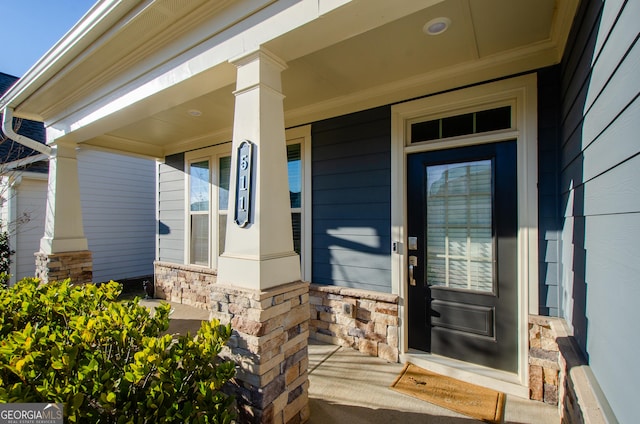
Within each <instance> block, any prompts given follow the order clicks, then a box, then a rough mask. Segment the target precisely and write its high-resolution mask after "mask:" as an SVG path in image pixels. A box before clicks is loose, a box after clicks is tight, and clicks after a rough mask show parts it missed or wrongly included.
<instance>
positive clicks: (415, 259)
mask: <svg viewBox="0 0 640 424" xmlns="http://www.w3.org/2000/svg"><path fill="white" fill-rule="evenodd" d="M416 266H418V257H417V256H409V284H410V285H412V286H415V285H416V279H415V278H414V277H413V269H414V267H416Z"/></svg>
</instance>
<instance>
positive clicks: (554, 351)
mask: <svg viewBox="0 0 640 424" xmlns="http://www.w3.org/2000/svg"><path fill="white" fill-rule="evenodd" d="M598 392H599V388H597V383H594V380H593V378H592V376H591V375H590V370H589V366H588V363H587V361H586V360H585V359H584V357H583V356H582V355H581V354H580V352H579V349H578V348H577V347H576V345H575V342H574V341H573V340H572V337H571V336H570V335H569V333H568V331H567V328H566V326H565V324H564V320H562V319H560V318H552V317H542V316H530V317H529V393H530V397H531V399H535V400H540V401H544V402H546V403H549V404H552V405H558V412H559V414H560V418H561V422H562V423H567V424H568V423H571V424H573V423H604V422H609V420H608V419H607V418H606V416H607V415H608V412H607V411H609V409H608V407H606V406H603V404H602V403H601V402H600V397H599V396H598V395H597V393H598Z"/></svg>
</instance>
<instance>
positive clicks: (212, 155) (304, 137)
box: [184, 125, 312, 281]
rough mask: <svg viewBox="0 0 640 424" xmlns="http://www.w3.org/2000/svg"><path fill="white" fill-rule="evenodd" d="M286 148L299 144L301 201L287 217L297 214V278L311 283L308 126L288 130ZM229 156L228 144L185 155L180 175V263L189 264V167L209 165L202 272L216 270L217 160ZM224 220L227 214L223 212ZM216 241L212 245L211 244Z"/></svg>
mask: <svg viewBox="0 0 640 424" xmlns="http://www.w3.org/2000/svg"><path fill="white" fill-rule="evenodd" d="M285 136H286V140H287V145H289V144H296V143H299V144H300V157H301V159H302V166H301V177H302V198H301V207H300V208H295V209H292V210H291V213H300V214H301V217H300V226H301V228H300V246H301V258H300V267H301V276H302V279H303V280H305V281H310V280H311V263H312V261H311V126H310V125H305V126H301V127H296V128H291V129H288V130H286V132H285ZM224 156H231V143H230V142H227V143H224V144H219V145H216V146H212V147H207V148H204V149H198V150H194V151H190V152H185V156H184V172H185V176H186V178H185V224H184V225H185V226H184V228H185V234H184V252H185V255H184V263H185V265H189V266H196V267H197V266H198V265H193V264H191V263H190V262H191V222H190V217H191V209H190V204H189V202H190V193H191V191H190V187H191V175H190V172H189V171H190V166H191V164H192V163H195V162H200V161H203V160H208V161H209V163H210V170H209V172H210V181H211V183H210V190H209V199H210V202H211V203H210V205H209V245H210V247H209V265H208V267H205V268H211V269H217V267H218V256H219V255H220V252H219V251H218V250H219V246H218V242H217V240H218V237H219V231H218V228H219V227H218V225H219V222H218V217H219V205H218V200H219V192H218V185H219V175H220V169H219V166H220V158H221V157H224ZM227 219H228V212H227ZM212 240H216V243H212Z"/></svg>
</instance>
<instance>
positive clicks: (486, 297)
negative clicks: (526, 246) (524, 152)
mask: <svg viewBox="0 0 640 424" xmlns="http://www.w3.org/2000/svg"><path fill="white" fill-rule="evenodd" d="M516 166H517V165H516V142H515V141H508V142H500V143H494V144H483V145H477V146H471V147H461V148H455V149H448V150H439V151H433V152H425V153H417V154H411V155H409V156H408V159H407V190H408V192H407V199H408V204H407V206H408V236H409V239H408V240H407V241H408V243H407V246H408V252H407V253H408V264H407V266H408V269H409V272H408V276H409V277H408V280H409V281H408V282H407V283H408V308H409V347H410V348H412V349H418V350H421V351H425V352H431V353H434V354H438V355H442V356H446V357H450V358H455V359H459V360H462V361H466V362H472V363H476V364H480V365H484V366H488V367H491V368H496V369H501V370H505V371H510V372H516V371H517V365H518V355H517V336H518V329H517V328H518V327H517V321H518V320H517V310H518V302H517V229H518V221H517V193H516V190H517V175H516Z"/></svg>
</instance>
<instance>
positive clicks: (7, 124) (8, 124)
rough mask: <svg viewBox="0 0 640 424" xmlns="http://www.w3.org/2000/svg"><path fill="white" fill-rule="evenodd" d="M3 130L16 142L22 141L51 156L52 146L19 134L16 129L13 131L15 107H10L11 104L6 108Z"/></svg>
mask: <svg viewBox="0 0 640 424" xmlns="http://www.w3.org/2000/svg"><path fill="white" fill-rule="evenodd" d="M2 132H3V133H4V134H5V135H6V136H7V137H8V138H10V139H11V140H13V141H15V142H16V143H20V144H22V145H23V146H25V147H28V148H29V149H33V150H35V151H36V152H40V153H43V154H45V155H47V156H49V157H50V156H51V147H49V146H47V145H46V144H42V143H39V142H37V141H35V140H32V139H30V138H29V137H25V136H23V135H20V134H17V133H16V132H15V131H13V108H10V107H9V106H7V107H5V108H4V113H3V117H2Z"/></svg>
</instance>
